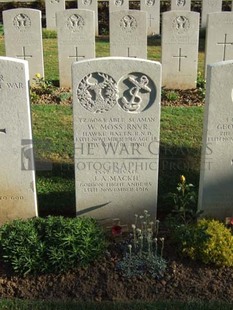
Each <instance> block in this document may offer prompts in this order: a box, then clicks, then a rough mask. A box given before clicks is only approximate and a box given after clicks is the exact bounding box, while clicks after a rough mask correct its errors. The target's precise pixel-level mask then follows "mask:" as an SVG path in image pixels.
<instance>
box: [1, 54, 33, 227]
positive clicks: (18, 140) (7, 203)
mask: <svg viewBox="0 0 233 310" xmlns="http://www.w3.org/2000/svg"><path fill="white" fill-rule="evenodd" d="M28 80H29V76H28V63H27V61H24V60H18V59H13V58H8V57H0V107H1V117H0V149H1V161H0V224H3V223H5V222H7V221H10V220H14V219H17V218H31V217H34V216H37V200H36V185H35V171H34V159H33V151H32V129H31V115H30V102H29V90H28Z"/></svg>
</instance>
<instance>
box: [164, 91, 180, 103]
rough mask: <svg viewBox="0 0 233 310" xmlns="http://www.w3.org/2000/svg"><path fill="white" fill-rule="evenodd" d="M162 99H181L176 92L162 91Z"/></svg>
mask: <svg viewBox="0 0 233 310" xmlns="http://www.w3.org/2000/svg"><path fill="white" fill-rule="evenodd" d="M162 98H163V99H165V100H168V101H176V100H178V99H179V94H178V93H177V91H175V90H167V89H164V88H163V89H162Z"/></svg>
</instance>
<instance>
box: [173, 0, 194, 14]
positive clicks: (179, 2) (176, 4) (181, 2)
mask: <svg viewBox="0 0 233 310" xmlns="http://www.w3.org/2000/svg"><path fill="white" fill-rule="evenodd" d="M171 10H172V11H173V10H178V11H182V10H185V11H190V10H191V0H171Z"/></svg>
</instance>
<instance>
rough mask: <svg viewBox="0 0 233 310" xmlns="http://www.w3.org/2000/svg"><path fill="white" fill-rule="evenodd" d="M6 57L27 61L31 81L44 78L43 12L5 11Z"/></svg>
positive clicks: (22, 9)
mask: <svg viewBox="0 0 233 310" xmlns="http://www.w3.org/2000/svg"><path fill="white" fill-rule="evenodd" d="M3 24H4V38H5V49H6V56H9V57H15V58H18V59H23V60H27V61H28V63H29V74H30V81H31V82H33V79H34V78H35V75H36V74H37V73H39V74H40V75H41V77H43V76H44V61H43V47H42V28H41V11H39V10H33V9H24V8H20V9H12V10H7V11H3Z"/></svg>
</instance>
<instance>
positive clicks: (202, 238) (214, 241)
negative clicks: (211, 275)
mask: <svg viewBox="0 0 233 310" xmlns="http://www.w3.org/2000/svg"><path fill="white" fill-rule="evenodd" d="M173 240H174V241H175V243H176V245H177V249H178V251H179V253H181V254H182V255H183V256H187V257H190V258H191V259H193V260H199V261H201V262H203V263H205V264H215V265H217V266H227V267H232V266H233V236H232V234H231V231H230V229H229V228H227V227H226V226H225V225H224V224H223V223H221V222H220V221H217V220H213V219H205V218H203V219H201V220H199V221H198V222H197V223H196V224H192V225H181V226H179V227H177V228H176V230H175V231H174V235H173Z"/></svg>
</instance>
